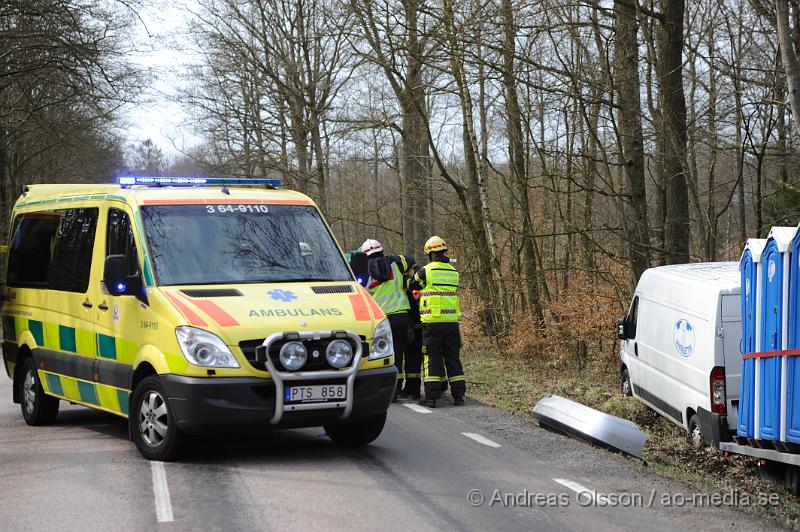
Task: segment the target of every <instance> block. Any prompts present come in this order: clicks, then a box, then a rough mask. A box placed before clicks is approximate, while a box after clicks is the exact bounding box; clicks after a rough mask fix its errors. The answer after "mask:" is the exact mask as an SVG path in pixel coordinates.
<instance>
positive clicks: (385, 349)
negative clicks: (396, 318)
mask: <svg viewBox="0 0 800 532" xmlns="http://www.w3.org/2000/svg"><path fill="white" fill-rule="evenodd" d="M393 354H394V347H392V327H391V326H390V325H389V320H383V321H382V322H380V323H379V324H378V326H377V327H375V332H374V333H372V343H371V344H369V357H367V358H368V359H369V360H376V359H378V358H386V357H390V356H392V355H393Z"/></svg>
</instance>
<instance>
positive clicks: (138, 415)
mask: <svg viewBox="0 0 800 532" xmlns="http://www.w3.org/2000/svg"><path fill="white" fill-rule="evenodd" d="M128 425H129V427H130V432H131V435H132V436H133V441H134V443H136V447H137V448H138V449H139V452H140V453H142V456H144V457H145V458H147V459H149V460H160V461H168V460H171V459H173V458H174V457H175V456H176V455H177V454H178V451H179V450H180V447H181V444H182V443H183V439H184V435H183V433H182V432H181V431H180V429H179V428H178V425H177V424H176V422H175V416H174V415H173V413H172V409H171V408H170V406H169V402H168V401H167V394H166V392H165V391H164V387H163V386H162V385H161V381H160V380H159V379H158V376H157V375H151V376H149V377H146V378H145V379H144V380H142V382H140V383H139V385H138V386H136V389H135V390H134V391H133V396H132V397H131V407H130V413H129V414H128Z"/></svg>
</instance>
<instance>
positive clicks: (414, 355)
mask: <svg viewBox="0 0 800 532" xmlns="http://www.w3.org/2000/svg"><path fill="white" fill-rule="evenodd" d="M409 331H410V333H409V342H408V344H406V352H405V356H404V360H403V369H402V371H401V373H402V375H403V376H404V378H405V385H404V386H403V391H405V392H406V393H407V394H411V395H414V396H418V395H419V394H420V388H421V387H422V325H420V324H417V325H409ZM412 334H413V336H412Z"/></svg>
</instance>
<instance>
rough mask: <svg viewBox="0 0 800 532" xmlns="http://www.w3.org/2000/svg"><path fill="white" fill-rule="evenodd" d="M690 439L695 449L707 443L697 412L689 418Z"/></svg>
mask: <svg viewBox="0 0 800 532" xmlns="http://www.w3.org/2000/svg"><path fill="white" fill-rule="evenodd" d="M689 439H690V440H691V441H692V447H694V448H695V449H700V448H701V447H703V446H704V445H705V439H704V437H703V427H702V426H701V425H700V416H698V415H697V414H692V417H690V418H689Z"/></svg>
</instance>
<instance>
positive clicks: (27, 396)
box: [18, 357, 58, 425]
mask: <svg viewBox="0 0 800 532" xmlns="http://www.w3.org/2000/svg"><path fill="white" fill-rule="evenodd" d="M18 376H19V378H20V380H21V382H20V387H19V393H20V398H19V399H20V404H21V406H22V417H23V418H24V419H25V423H27V424H28V425H49V424H50V423H52V422H53V421H55V419H56V416H57V415H58V399H56V398H55V397H50V396H49V395H46V394H45V393H44V389H42V384H41V383H40V382H39V375H38V373H37V372H36V366H35V365H34V363H33V358H31V357H28V358H26V359H25V362H23V363H22V368H21V370H20V372H19V373H18Z"/></svg>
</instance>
